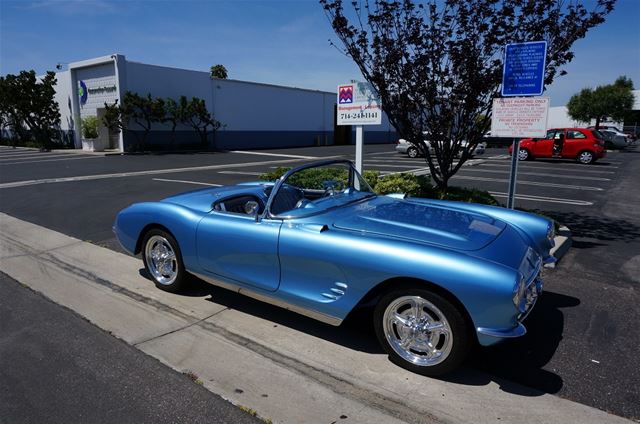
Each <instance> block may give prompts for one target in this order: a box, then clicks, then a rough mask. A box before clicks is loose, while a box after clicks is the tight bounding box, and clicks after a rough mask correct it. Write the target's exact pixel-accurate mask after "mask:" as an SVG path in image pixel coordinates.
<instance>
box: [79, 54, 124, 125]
mask: <svg viewBox="0 0 640 424" xmlns="http://www.w3.org/2000/svg"><path fill="white" fill-rule="evenodd" d="M75 72H76V78H77V80H78V84H80V81H83V82H84V83H85V85H86V86H87V91H88V93H87V102H86V103H85V104H80V116H81V117H83V118H84V117H86V116H96V113H97V109H98V108H104V104H105V103H109V104H111V103H114V102H115V101H116V99H117V98H118V92H117V90H116V87H117V86H116V73H115V67H114V65H113V63H112V62H109V63H104V64H101V65H96V66H92V67H89V68H80V69H78V70H77V71H75Z"/></svg>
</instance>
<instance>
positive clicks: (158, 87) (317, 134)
mask: <svg viewBox="0 0 640 424" xmlns="http://www.w3.org/2000/svg"><path fill="white" fill-rule="evenodd" d="M57 80H58V83H57V86H56V101H57V102H58V104H59V105H60V113H61V115H62V118H61V126H62V130H63V131H70V130H72V131H73V133H74V138H75V147H76V148H80V147H81V146H82V140H81V127H80V122H81V118H84V117H86V116H98V117H99V118H100V117H101V116H102V113H103V112H104V104H105V103H109V104H111V103H114V102H115V101H116V100H117V101H118V102H121V99H122V98H123V97H124V94H125V93H126V92H127V91H131V92H134V93H137V94H139V95H141V96H146V95H147V94H151V96H153V97H162V98H168V97H170V98H174V99H176V100H177V99H178V98H179V97H180V96H186V97H187V98H191V97H198V98H200V99H204V101H205V102H206V105H207V108H208V110H209V112H211V114H212V115H213V116H214V117H215V119H217V120H218V121H220V122H222V123H223V124H224V127H223V128H221V129H219V130H218V131H217V132H216V134H215V139H214V143H215V147H216V148H217V149H245V148H279V147H294V146H299V147H304V146H317V145H333V144H352V143H353V142H354V140H355V136H353V135H352V129H351V128H350V127H337V126H336V124H335V123H336V119H335V108H336V93H334V92H324V91H317V90H307V89H301V88H293V87H283V86H276V85H270V84H261V83H254V82H247V81H237V80H231V79H216V78H211V77H210V75H209V73H208V72H201V71H191V70H186V69H177V68H169V67H165V66H156V65H148V64H143V63H138V62H132V61H128V60H127V59H126V58H125V57H124V56H123V55H119V54H114V55H111V56H104V57H98V58H95V59H89V60H84V61H81V62H74V63H70V64H69V65H68V70H66V71H62V72H58V73H57ZM99 121H101V120H100V119H99ZM136 130H137V128H136V127H135V126H130V127H129V129H128V130H127V131H125V132H124V133H119V132H118V133H112V134H109V130H108V129H107V128H106V127H104V126H102V127H101V128H100V130H99V133H100V137H101V138H102V139H103V141H104V143H106V144H107V147H108V148H112V149H116V150H119V151H127V150H128V149H129V148H130V146H132V144H133V143H134V142H135V137H134V134H133V133H132V131H136ZM138 130H139V128H138ZM395 138H396V135H395V131H394V129H393V127H392V126H391V125H390V124H389V121H388V119H387V118H386V116H383V119H382V124H381V125H372V126H366V127H365V135H364V139H365V142H366V143H390V142H393V141H395ZM170 139H171V137H170V127H169V126H165V125H163V124H157V125H154V127H153V130H152V132H151V134H150V135H149V137H148V140H147V145H146V147H147V148H149V149H152V150H164V149H166V148H167V146H168V144H169V140H170ZM197 143H198V141H197V134H196V133H195V131H194V130H193V128H191V127H187V126H181V127H180V126H179V127H178V128H177V133H176V144H177V145H178V146H188V145H189V144H192V145H193V144H197Z"/></svg>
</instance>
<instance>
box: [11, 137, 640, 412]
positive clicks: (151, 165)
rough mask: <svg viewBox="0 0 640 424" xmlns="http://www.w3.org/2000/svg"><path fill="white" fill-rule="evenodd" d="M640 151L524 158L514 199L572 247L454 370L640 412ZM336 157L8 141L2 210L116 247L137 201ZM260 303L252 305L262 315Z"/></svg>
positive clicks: (496, 158)
mask: <svg viewBox="0 0 640 424" xmlns="http://www.w3.org/2000/svg"><path fill="white" fill-rule="evenodd" d="M638 153H640V151H637V150H636V149H635V146H634V147H633V148H631V149H629V150H628V151H623V152H612V153H609V155H608V156H607V157H606V158H604V159H602V160H600V161H598V162H596V163H595V164H594V165H590V166H585V165H578V164H576V163H575V162H573V161H568V160H544V159H540V160H535V161H529V162H521V163H520V164H519V177H518V187H517V197H516V205H517V206H518V207H521V208H525V209H527V210H534V211H538V212H540V213H543V214H545V215H547V216H551V217H553V218H555V219H557V220H558V221H559V222H561V223H563V224H566V225H568V226H569V228H570V229H571V230H572V233H573V236H574V247H573V249H572V250H571V251H570V252H569V253H568V254H567V256H566V257H565V258H563V260H562V262H561V263H560V264H559V266H558V267H557V268H556V269H555V270H553V271H549V272H547V275H546V292H545V294H544V295H543V297H542V298H541V300H540V302H539V304H538V307H537V308H536V310H534V312H533V314H532V315H531V316H530V317H529V318H528V323H527V328H528V330H529V332H528V334H527V335H526V336H525V337H522V338H520V339H517V340H513V341H510V342H508V343H504V344H502V345H499V346H496V347H493V348H487V349H480V350H479V352H478V353H477V355H475V356H474V357H473V358H472V359H471V360H469V361H468V363H467V366H466V368H465V369H463V370H462V371H460V372H458V373H456V374H455V375H453V376H450V377H447V378H449V379H451V381H453V382H456V383H462V384H469V385H484V384H487V383H488V382H489V381H500V382H504V388H505V390H508V387H509V382H515V383H519V384H522V385H524V386H529V387H533V388H535V389H538V390H541V391H543V392H546V393H551V394H556V395H559V396H561V397H565V398H568V399H571V400H575V401H578V402H581V403H584V404H587V405H590V406H594V407H597V408H600V409H602V410H606V411H611V412H613V413H616V414H618V415H622V416H626V417H631V418H636V419H637V418H639V417H640V389H639V388H638V387H637V381H640V371H639V370H640V359H639V358H638V355H637V346H638V345H639V344H640V334H639V332H638V331H637V325H636V322H638V320H640V311H639V310H638V308H637V304H638V301H640V296H639V295H638V290H637V289H638V283H639V282H640V277H639V275H640V255H639V252H640V214H639V213H638V210H640V187H639V184H638V182H639V181H640V180H639V177H638V175H640V162H639V161H638ZM333 157H335V158H348V159H353V158H354V148H353V146H331V147H316V148H299V149H286V150H285V149H282V150H261V151H233V152H221V153H202V154H166V155H124V156H123V155H114V156H105V155H99V154H92V153H83V152H70V151H67V152H65V151H55V152H39V151H37V150H31V149H20V148H18V149H11V148H8V147H4V146H0V211H1V212H4V213H7V214H9V215H12V216H14V217H16V218H19V219H22V220H26V221H29V222H32V223H35V224H38V225H41V226H44V227H46V228H49V229H53V230H56V231H59V232H61V233H64V234H67V235H71V236H73V237H76V238H78V239H81V240H85V241H91V242H93V243H95V244H98V245H101V246H105V247H108V248H110V249H112V250H116V251H120V248H119V246H118V245H117V242H116V241H115V239H114V237H113V234H112V232H111V225H112V224H113V219H114V216H115V214H116V213H117V212H118V211H119V210H120V209H122V208H124V207H126V206H128V205H129V204H131V203H133V202H139V201H145V200H157V199H160V198H163V197H167V196H169V195H172V194H175V193H178V192H182V191H186V190H192V189H198V188H202V187H207V186H218V185H226V184H233V183H237V182H245V181H252V180H256V179H258V176H259V175H261V174H262V173H264V172H268V171H271V170H273V169H274V168H276V167H279V166H287V167H288V166H295V165H298V164H301V163H306V162H309V161H313V160H318V159H324V158H333ZM509 167H510V158H509V157H508V155H507V154H506V149H487V151H486V153H485V155H483V156H482V157H479V158H475V159H473V160H471V161H469V162H468V163H467V164H465V166H464V167H463V168H462V169H461V170H460V172H459V173H458V174H457V175H456V176H455V177H454V178H453V179H452V184H454V185H460V186H467V187H476V188H479V189H483V190H487V191H489V192H490V193H491V194H493V195H494V196H495V197H496V198H497V199H498V200H499V201H503V202H504V201H506V198H505V196H506V192H507V190H508V176H509ZM425 168H426V166H425V163H424V159H420V158H418V159H410V158H408V157H406V156H405V155H401V154H398V153H396V152H395V151H394V148H393V146H392V145H370V146H365V155H364V169H365V170H377V171H380V173H381V174H388V173H394V172H414V173H424V172H426V169H425ZM249 302H253V301H251V300H249ZM261 308H262V307H261V306H259V305H254V306H252V309H254V310H257V311H258V312H257V314H258V315H261V314H262V313H263V312H260V311H261V310H262V309H261ZM266 310H270V309H266ZM284 321H285V324H286V322H287V320H286V319H285V320H284ZM314 328H315V327H314ZM362 330H363V329H362V328H361V324H360V323H346V326H345V329H344V330H342V331H344V332H346V333H345V334H344V338H348V337H349V336H350V334H351V333H353V335H355V334H358V333H361V332H362ZM365 330H366V331H371V330H370V329H368V328H365ZM310 331H316V330H310ZM319 332H320V333H325V331H319ZM358 338H361V337H358ZM371 338H373V333H371ZM371 349H375V348H374V347H371ZM470 371H471V372H470ZM478 371H479V373H478ZM471 375H473V377H471ZM479 375H480V376H481V377H478V376H479ZM501 384H502V383H501Z"/></svg>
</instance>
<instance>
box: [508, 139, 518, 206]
mask: <svg viewBox="0 0 640 424" xmlns="http://www.w3.org/2000/svg"><path fill="white" fill-rule="evenodd" d="M519 150H520V139H519V138H515V139H514V140H513V153H512V154H511V173H510V174H509V200H508V201H507V207H508V208H509V209H513V208H514V206H515V195H516V179H517V178H516V177H517V175H518V152H519Z"/></svg>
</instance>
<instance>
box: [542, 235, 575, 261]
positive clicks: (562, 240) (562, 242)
mask: <svg viewBox="0 0 640 424" xmlns="http://www.w3.org/2000/svg"><path fill="white" fill-rule="evenodd" d="M553 241H555V243H556V245H555V246H554V247H553V248H552V249H551V251H550V253H551V256H553V257H555V258H556V259H557V261H556V262H554V263H550V264H545V266H544V267H545V268H550V269H553V268H555V267H556V265H557V264H558V262H560V259H562V257H563V256H564V255H565V254H566V253H567V252H568V251H569V249H570V248H571V243H572V242H571V230H569V227H567V226H565V225H562V226H560V228H559V229H558V233H557V234H556V236H555V238H554V239H553Z"/></svg>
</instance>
